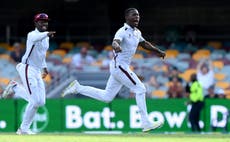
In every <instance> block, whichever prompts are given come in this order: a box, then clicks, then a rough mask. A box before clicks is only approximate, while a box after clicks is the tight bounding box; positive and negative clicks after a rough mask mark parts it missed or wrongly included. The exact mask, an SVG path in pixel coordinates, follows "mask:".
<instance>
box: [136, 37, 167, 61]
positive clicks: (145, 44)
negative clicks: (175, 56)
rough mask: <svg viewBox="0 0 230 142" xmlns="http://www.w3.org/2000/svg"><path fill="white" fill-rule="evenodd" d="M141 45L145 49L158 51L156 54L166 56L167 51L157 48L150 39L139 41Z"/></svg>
mask: <svg viewBox="0 0 230 142" xmlns="http://www.w3.org/2000/svg"><path fill="white" fill-rule="evenodd" d="M139 45H140V46H142V47H143V48H144V49H147V50H150V51H154V52H156V54H157V55H158V56H159V57H162V58H164V57H165V52H164V51H162V50H160V49H159V48H157V47H156V46H154V45H152V44H151V43H150V42H148V41H143V42H140V43H139Z"/></svg>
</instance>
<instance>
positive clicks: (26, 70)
mask: <svg viewBox="0 0 230 142" xmlns="http://www.w3.org/2000/svg"><path fill="white" fill-rule="evenodd" d="M48 20H49V18H48V15H47V14H45V13H40V14H37V15H35V17H34V23H35V30H34V31H31V32H29V33H28V35H27V41H26V52H25V54H24V56H23V57H22V61H21V63H19V64H18V65H17V66H16V69H17V71H18V73H19V76H20V78H21V81H22V83H23V84H22V85H21V84H19V83H17V82H16V81H10V82H9V84H8V86H7V87H6V89H5V90H4V92H3V95H2V97H3V98H7V97H8V96H9V95H10V94H12V93H14V94H17V95H19V96H20V97H22V98H23V99H25V100H26V101H27V102H28V105H27V107H26V110H25V113H24V117H23V121H22V123H21V125H20V127H19V128H18V130H17V132H16V133H17V134H19V135H20V134H34V133H33V132H32V131H31V130H30V129H29V128H30V125H31V124H32V121H33V118H34V116H35V113H36V112H37V109H38V107H40V106H43V105H45V98H46V97H45V85H44V82H43V80H42V78H45V77H46V76H47V74H48V70H47V66H46V60H45V57H46V51H47V50H48V48H49V37H53V36H54V34H55V31H50V32H48V31H47V29H48Z"/></svg>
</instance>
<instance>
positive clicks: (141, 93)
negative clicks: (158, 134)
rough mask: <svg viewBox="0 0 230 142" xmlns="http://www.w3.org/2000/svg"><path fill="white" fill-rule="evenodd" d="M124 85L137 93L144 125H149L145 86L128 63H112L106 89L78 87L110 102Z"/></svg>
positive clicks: (81, 91) (85, 93)
mask: <svg viewBox="0 0 230 142" xmlns="http://www.w3.org/2000/svg"><path fill="white" fill-rule="evenodd" d="M123 85H125V86H126V87H127V88H129V89H130V90H132V91H133V92H134V93H135V98H136V103H137V106H138V108H139V112H140V115H141V121H142V127H144V126H146V125H149V123H150V122H149V120H148V114H147V108H146V101H145V93H146V89H145V86H144V84H143V83H142V82H141V81H140V80H139V78H138V77H137V75H136V74H135V73H134V72H133V71H132V70H130V68H129V66H128V65H121V64H117V65H115V63H114V62H111V63H110V77H109V80H108V82H107V84H106V88H105V90H102V89H98V88H94V87H90V86H83V85H79V86H76V87H77V91H78V92H79V93H80V94H82V95H85V96H88V97H91V98H94V99H97V100H100V101H103V102H107V103H108V102H111V101H112V100H113V99H114V97H115V96H116V94H117V93H118V92H119V90H120V89H121V87H122V86H123Z"/></svg>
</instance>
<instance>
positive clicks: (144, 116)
mask: <svg viewBox="0 0 230 142" xmlns="http://www.w3.org/2000/svg"><path fill="white" fill-rule="evenodd" d="M135 98H136V103H137V106H138V108H139V112H140V115H141V121H142V126H144V125H148V124H149V119H148V112H147V107H146V100H145V94H136V95H135Z"/></svg>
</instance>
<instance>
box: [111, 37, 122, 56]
mask: <svg viewBox="0 0 230 142" xmlns="http://www.w3.org/2000/svg"><path fill="white" fill-rule="evenodd" d="M120 44H121V41H120V40H116V39H115V40H113V42H112V47H113V50H114V51H115V52H116V53H118V52H121V47H120Z"/></svg>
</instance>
